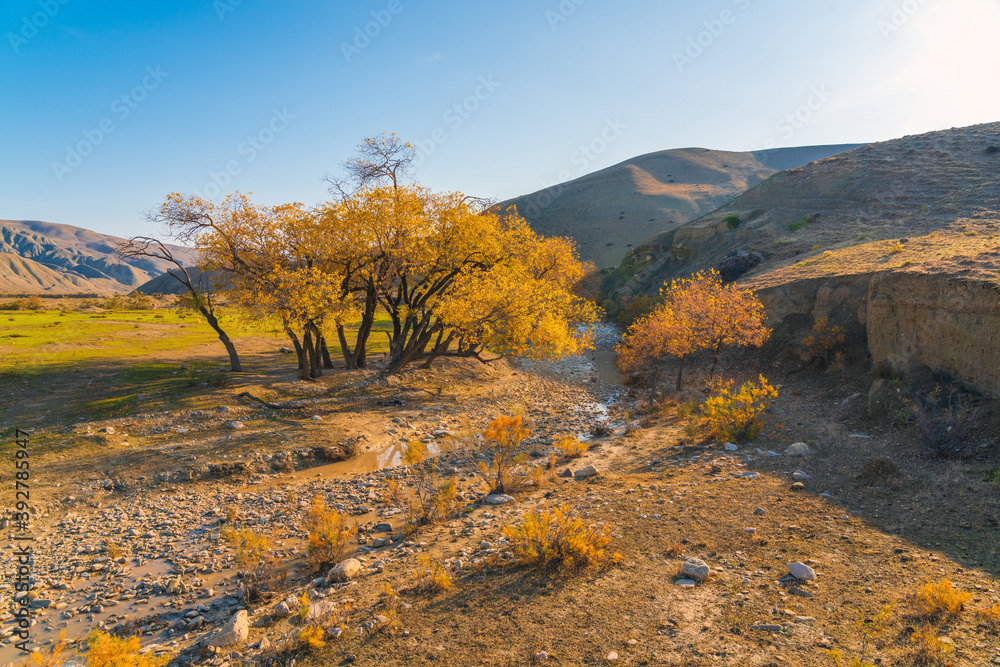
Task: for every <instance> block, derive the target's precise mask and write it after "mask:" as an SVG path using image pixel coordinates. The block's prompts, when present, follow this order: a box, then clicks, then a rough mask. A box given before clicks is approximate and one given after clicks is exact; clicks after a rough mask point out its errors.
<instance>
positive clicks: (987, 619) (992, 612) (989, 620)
mask: <svg viewBox="0 0 1000 667" xmlns="http://www.w3.org/2000/svg"><path fill="white" fill-rule="evenodd" d="M979 617H980V618H982V619H983V622H984V623H985V624H986V625H988V626H990V627H991V628H993V629H994V630H1000V602H997V603H996V604H994V605H993V606H992V607H990V608H988V609H983V610H982V611H981V612H979Z"/></svg>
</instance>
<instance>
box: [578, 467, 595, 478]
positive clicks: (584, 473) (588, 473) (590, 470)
mask: <svg viewBox="0 0 1000 667" xmlns="http://www.w3.org/2000/svg"><path fill="white" fill-rule="evenodd" d="M596 476H597V468H595V467H594V466H587V467H586V468H581V469H579V470H577V471H576V472H574V473H573V477H575V478H576V479H587V478H588V477H596Z"/></svg>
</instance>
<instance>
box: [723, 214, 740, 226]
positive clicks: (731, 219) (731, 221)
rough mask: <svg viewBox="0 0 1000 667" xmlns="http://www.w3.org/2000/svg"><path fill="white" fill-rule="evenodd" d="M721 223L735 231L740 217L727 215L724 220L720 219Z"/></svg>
mask: <svg viewBox="0 0 1000 667" xmlns="http://www.w3.org/2000/svg"><path fill="white" fill-rule="evenodd" d="M722 221H723V222H724V223H726V224H727V225H728V226H729V228H730V229H736V228H738V227H739V226H740V216H738V215H736V214H735V213H733V214H732V215H727V216H726V217H725V218H723V219H722Z"/></svg>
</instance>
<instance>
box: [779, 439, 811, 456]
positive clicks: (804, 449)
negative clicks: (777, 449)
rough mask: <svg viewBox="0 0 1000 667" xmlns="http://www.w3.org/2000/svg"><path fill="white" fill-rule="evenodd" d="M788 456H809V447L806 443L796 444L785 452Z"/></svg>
mask: <svg viewBox="0 0 1000 667" xmlns="http://www.w3.org/2000/svg"><path fill="white" fill-rule="evenodd" d="M785 454H786V455H787V456H809V454H810V451H809V445H807V444H806V443H804V442H794V443H792V444H791V445H789V446H788V449H786V450H785Z"/></svg>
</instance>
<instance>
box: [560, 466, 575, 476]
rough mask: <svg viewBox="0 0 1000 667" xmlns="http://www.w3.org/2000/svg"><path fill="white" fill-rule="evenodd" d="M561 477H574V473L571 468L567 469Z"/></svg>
mask: <svg viewBox="0 0 1000 667" xmlns="http://www.w3.org/2000/svg"><path fill="white" fill-rule="evenodd" d="M559 476H560V477H572V476H573V471H572V470H570V469H569V468H566V469H565V470H563V471H562V472H561V473H559Z"/></svg>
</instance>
